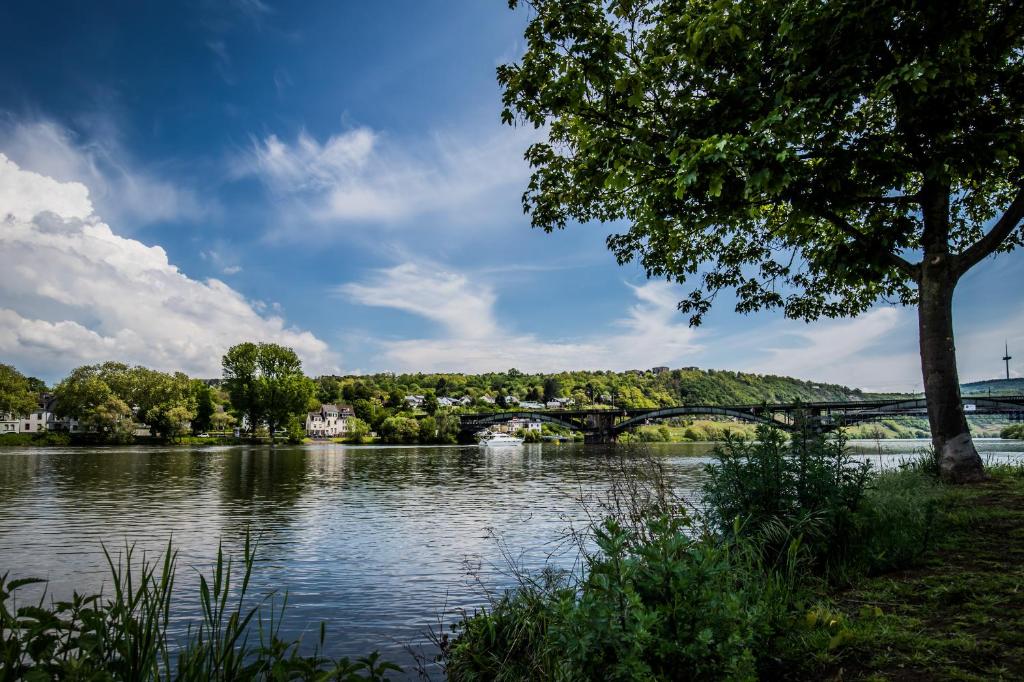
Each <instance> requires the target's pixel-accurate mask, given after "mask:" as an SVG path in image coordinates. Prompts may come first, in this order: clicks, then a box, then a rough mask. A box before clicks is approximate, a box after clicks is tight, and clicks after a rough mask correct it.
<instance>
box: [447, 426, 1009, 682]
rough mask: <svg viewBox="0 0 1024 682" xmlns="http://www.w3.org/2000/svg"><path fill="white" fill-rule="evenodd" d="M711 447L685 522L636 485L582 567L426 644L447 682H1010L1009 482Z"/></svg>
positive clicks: (783, 450)
mask: <svg viewBox="0 0 1024 682" xmlns="http://www.w3.org/2000/svg"><path fill="white" fill-rule="evenodd" d="M758 439H759V441H760V442H759V443H757V444H751V443H736V442H728V443H726V445H725V446H724V447H722V448H720V449H719V451H718V453H717V457H718V461H717V464H716V465H714V466H713V467H712V468H711V469H710V470H709V482H708V483H707V484H706V485H705V486H704V490H703V498H704V500H705V505H704V506H702V507H701V508H699V509H694V508H692V507H688V506H687V505H686V504H685V503H680V501H678V500H672V499H671V498H670V497H666V496H665V495H664V487H663V486H662V485H661V484H659V483H658V482H657V476H655V477H653V478H652V480H651V481H649V482H646V483H644V484H643V485H639V486H638V484H637V481H636V480H632V481H629V482H628V483H627V485H625V486H624V487H621V488H620V493H621V492H622V491H625V494H619V495H618V496H617V497H616V498H615V499H614V500H612V502H611V503H610V504H605V505H604V506H603V507H602V508H603V509H605V510H606V511H607V512H608V513H607V515H606V516H605V518H604V520H603V521H601V522H599V523H596V524H595V525H593V526H592V527H590V528H589V529H588V530H587V531H586V532H584V533H581V534H580V535H579V536H580V537H586V538H587V539H588V540H589V542H590V544H589V545H588V543H587V542H581V543H580V547H579V549H580V552H581V556H582V561H581V565H582V568H581V569H580V570H578V571H576V572H570V573H566V572H557V571H546V572H543V573H540V574H535V575H520V576H519V577H520V586H519V587H518V588H517V589H515V590H512V591H509V592H506V593H504V594H502V595H499V596H497V597H495V598H494V599H493V600H492V601H491V603H490V606H489V607H488V608H486V609H482V610H479V611H477V612H475V613H473V614H467V615H466V616H465V618H464V619H463V620H461V622H459V623H458V624H457V625H456V626H455V628H454V629H453V631H452V632H451V633H449V636H448V638H442V640H441V642H442V644H443V650H444V656H443V658H444V662H445V665H446V666H447V671H448V673H449V675H450V678H451V679H452V680H478V679H504V680H516V679H562V680H596V679H618V680H631V679H655V680H669V679H731V680H755V679H807V680H812V679H813V680H818V679H836V680H839V679H841V680H851V679H865V680H867V679H872V680H874V679H905V680H925V679H928V680H933V679H950V680H952V679H957V680H965V679H966V680H990V679H1019V678H1020V677H1021V675H1022V674H1024V667H1022V666H1024V635H1022V634H1021V632H1022V627H1021V626H1024V616H1022V615H1021V614H1022V613H1024V597H1022V596H1021V587H1022V584H1024V570H1022V568H1021V565H1022V563H1021V560H1022V559H1024V474H1022V472H1021V470H1020V469H1012V468H997V469H995V470H994V471H993V474H994V475H993V479H992V480H991V481H990V482H988V483H986V484H984V485H980V486H974V487H969V488H955V487H949V486H946V485H943V484H941V483H939V482H938V481H937V480H936V479H935V478H934V477H933V476H932V475H931V473H930V472H929V471H928V466H925V465H923V464H922V463H918V464H916V465H912V466H908V467H906V468H905V469H903V470H899V471H890V472H885V473H881V474H877V473H872V472H870V471H868V470H867V468H866V465H864V464H862V463H858V462H856V461H855V460H853V459H852V458H851V457H849V455H848V453H847V452H846V450H845V448H844V444H843V443H842V442H841V441H831V442H829V441H819V440H814V439H808V438H796V439H794V440H793V441H792V442H787V441H786V440H785V439H784V438H783V437H782V436H781V434H777V433H774V434H773V433H770V432H768V431H762V432H760V433H759V434H758Z"/></svg>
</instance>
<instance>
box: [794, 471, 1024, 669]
mask: <svg viewBox="0 0 1024 682" xmlns="http://www.w3.org/2000/svg"><path fill="white" fill-rule="evenodd" d="M990 473H991V474H992V477H991V479H990V480H989V481H987V482H985V483H982V484H979V485H974V486H965V487H957V488H951V487H943V488H942V491H941V503H940V511H939V513H938V518H937V524H936V537H935V541H934V545H933V547H932V549H930V550H929V551H928V552H927V553H926V554H925V556H923V557H922V558H921V560H920V562H919V563H918V565H917V566H916V567H914V568H909V569H904V570H899V571H894V572H890V573H885V574H881V575H876V576H872V577H867V578H862V579H860V580H858V581H856V582H855V583H854V584H853V585H852V586H850V587H848V588H846V589H843V590H840V591H834V592H824V593H821V594H819V598H820V600H819V601H817V602H816V603H814V604H812V605H810V606H809V607H808V613H809V614H810V613H812V612H815V613H827V614H829V620H830V622H833V623H834V624H833V625H831V626H830V627H824V628H822V627H817V628H807V629H804V630H801V631H798V632H795V633H794V634H793V635H792V636H791V638H790V641H789V642H788V645H789V646H788V650H789V651H790V652H793V653H794V654H797V653H798V652H802V655H791V656H789V657H788V659H787V660H784V661H783V662H782V665H781V666H780V667H781V668H783V669H785V670H786V671H787V674H786V675H785V676H786V677H790V678H792V679H835V680H839V679H842V680H977V681H979V682H980V681H981V680H1000V679H1005V680H1012V679H1024V470H1022V469H1021V468H1017V467H1007V466H1001V467H998V466H997V467H993V468H992V469H990ZM808 618H810V616H808Z"/></svg>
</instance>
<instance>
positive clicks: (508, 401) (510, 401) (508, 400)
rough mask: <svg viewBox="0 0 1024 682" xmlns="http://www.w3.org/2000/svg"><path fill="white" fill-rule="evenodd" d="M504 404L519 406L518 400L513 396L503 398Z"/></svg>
mask: <svg viewBox="0 0 1024 682" xmlns="http://www.w3.org/2000/svg"><path fill="white" fill-rule="evenodd" d="M505 404H506V405H518V404H519V398H517V397H515V396H514V395H507V396H505Z"/></svg>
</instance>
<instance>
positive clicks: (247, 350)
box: [222, 342, 316, 440]
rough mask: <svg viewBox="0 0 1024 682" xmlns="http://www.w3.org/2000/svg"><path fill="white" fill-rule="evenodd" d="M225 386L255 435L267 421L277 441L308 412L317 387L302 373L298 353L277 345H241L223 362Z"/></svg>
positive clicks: (232, 401)
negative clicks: (279, 434) (280, 431)
mask: <svg viewBox="0 0 1024 682" xmlns="http://www.w3.org/2000/svg"><path fill="white" fill-rule="evenodd" d="M222 364H223V368H224V383H225V384H226V385H227V389H228V394H229V395H230V396H231V404H232V405H233V406H234V407H235V409H236V410H238V411H239V412H240V413H242V414H244V415H245V416H246V418H247V419H248V421H249V429H250V431H251V432H252V433H255V429H256V428H257V426H258V425H259V424H260V423H262V422H266V424H267V431H268V432H269V433H270V438H271V440H273V438H274V433H275V432H276V431H277V429H278V428H280V427H281V426H282V425H285V424H288V422H289V420H290V419H291V418H292V417H293V416H296V415H298V414H300V413H302V412H304V411H305V410H306V408H307V407H308V406H309V403H310V400H311V399H313V398H314V394H315V392H316V386H315V385H314V383H313V381H312V379H310V378H308V377H307V376H306V375H304V374H303V373H302V361H301V360H299V356H298V355H296V354H295V351H294V350H292V349H291V348H287V347H286V346H281V345H278V344H276V343H251V342H246V343H240V344H238V345H236V346H232V347H231V348H229V349H228V352H227V353H226V354H225V355H224V359H223V362H222Z"/></svg>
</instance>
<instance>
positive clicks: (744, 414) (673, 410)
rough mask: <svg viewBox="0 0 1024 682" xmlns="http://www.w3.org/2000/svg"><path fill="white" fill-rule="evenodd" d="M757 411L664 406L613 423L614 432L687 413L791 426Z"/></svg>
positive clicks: (784, 427) (777, 425) (752, 409)
mask: <svg viewBox="0 0 1024 682" xmlns="http://www.w3.org/2000/svg"><path fill="white" fill-rule="evenodd" d="M759 412H760V411H755V409H754V408H751V409H750V411H747V410H743V409H735V408H729V407H714V406H710V405H704V406H700V405H696V406H683V407H666V408H664V409H661V410H654V411H652V412H645V413H644V414H641V415H637V416H636V417H632V418H631V419H627V420H625V421H622V422H619V423H618V424H616V425H615V427H614V430H615V433H622V432H623V431H627V430H629V429H632V428H634V427H637V426H642V425H644V424H646V423H647V422H648V421H651V420H658V421H661V420H663V419H671V418H672V417H684V416H689V415H703V416H718V417H732V418H733V419H740V420H742V421H748V422H753V423H755V424H767V425H769V426H774V427H777V428H780V429H789V428H792V427H791V425H790V424H788V423H786V422H784V421H781V420H778V419H775V418H774V417H765V416H764V414H763V413H759Z"/></svg>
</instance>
